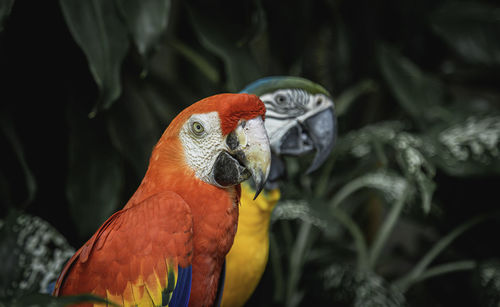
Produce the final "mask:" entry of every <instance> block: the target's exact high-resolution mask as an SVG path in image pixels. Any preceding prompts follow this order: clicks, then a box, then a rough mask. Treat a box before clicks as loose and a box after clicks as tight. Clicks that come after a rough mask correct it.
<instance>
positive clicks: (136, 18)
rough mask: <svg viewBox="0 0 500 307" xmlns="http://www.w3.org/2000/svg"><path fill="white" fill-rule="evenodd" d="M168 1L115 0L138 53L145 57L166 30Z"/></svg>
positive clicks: (168, 9) (168, 10)
mask: <svg viewBox="0 0 500 307" xmlns="http://www.w3.org/2000/svg"><path fill="white" fill-rule="evenodd" d="M170 2H171V1H170V0H116V4H117V6H118V8H119V9H120V12H121V13H122V15H123V16H124V17H125V18H124V19H125V22H126V24H127V26H128V29H129V32H130V33H131V34H132V37H133V39H134V42H135V45H136V46H137V50H138V51H139V53H140V54H141V55H142V56H143V57H146V56H148V55H149V54H150V53H151V51H153V49H154V48H155V47H156V45H157V44H158V41H159V39H160V36H161V35H162V33H163V32H164V31H165V29H166V28H167V24H168V16H169V12H170Z"/></svg>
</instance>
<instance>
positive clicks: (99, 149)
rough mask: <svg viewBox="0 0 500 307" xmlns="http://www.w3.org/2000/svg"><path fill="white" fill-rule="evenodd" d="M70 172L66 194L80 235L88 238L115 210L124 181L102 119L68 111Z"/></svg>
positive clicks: (121, 169) (120, 163) (119, 160)
mask: <svg viewBox="0 0 500 307" xmlns="http://www.w3.org/2000/svg"><path fill="white" fill-rule="evenodd" d="M69 116H70V117H69V122H70V128H71V131H70V139H69V174H68V182H67V187H66V195H67V198H68V201H69V206H70V212H71V214H72V217H73V221H74V223H75V224H76V226H77V229H78V231H79V235H80V237H81V238H88V237H89V236H90V235H91V234H92V233H94V232H95V231H96V230H97V229H98V227H99V226H100V225H101V224H102V223H103V222H104V221H105V220H106V219H107V218H108V217H109V216H110V215H111V214H112V213H113V212H114V211H115V210H116V209H117V207H118V204H119V203H118V202H119V200H120V192H121V190H122V187H123V184H124V172H123V166H122V161H121V158H120V156H119V155H118V153H117V152H116V150H115V149H114V148H113V147H112V145H111V141H110V140H109V139H108V137H107V134H106V133H105V132H106V126H105V125H104V123H103V122H101V119H102V118H96V119H89V118H88V117H87V116H85V115H84V114H83V112H75V111H74V110H73V111H72V112H69Z"/></svg>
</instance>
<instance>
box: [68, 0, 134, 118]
mask: <svg viewBox="0 0 500 307" xmlns="http://www.w3.org/2000/svg"><path fill="white" fill-rule="evenodd" d="M59 2H60V4H61V8H62V12H63V15H64V19H65V20H66V23H67V25H68V27H69V30H70V31H71V34H72V35H73V38H74V39H75V41H76V42H77V43H78V45H80V47H81V48H82V50H83V52H84V53H85V55H86V57H87V60H88V62H89V68H90V71H91V72H92V75H93V76H94V80H95V82H96V83H97V85H98V86H99V89H100V98H99V102H98V104H97V105H96V107H95V109H94V111H93V112H92V113H91V115H93V114H95V112H97V111H98V110H99V109H106V108H109V107H110V106H111V104H112V103H113V102H114V101H115V100H116V99H117V98H118V97H119V96H120V93H121V85H120V70H121V65H122V61H123V59H124V57H125V55H126V54H127V50H128V46H129V40H128V36H127V28H126V26H125V25H124V24H123V23H122V21H121V20H120V18H119V14H118V12H117V9H116V7H115V4H114V2H113V1H107V0H89V1H79V0H60V1H59Z"/></svg>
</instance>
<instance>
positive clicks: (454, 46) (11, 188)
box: [0, 0, 500, 306]
mask: <svg viewBox="0 0 500 307" xmlns="http://www.w3.org/2000/svg"><path fill="white" fill-rule="evenodd" d="M498 37H500V8H499V7H498V3H496V2H495V1H488V0H481V1H472V0H470V1H444V0H440V1H430V0H426V1H417V2H415V1H395V0H390V1H383V2H378V1H364V0H356V1H341V0H321V1H300V0H297V1H287V2H282V1H263V0H247V1H221V0H218V1H211V2H210V3H208V2H205V1H182V2H181V1H176V0H172V1H170V0H147V1H139V0H115V1H102V0H96V1H74V0H60V1H59V2H55V1H52V2H45V1H34V2H32V3H28V2H26V1H1V2H0V67H1V72H2V73H1V75H2V79H1V80H0V81H1V83H0V84H2V91H1V95H2V98H1V101H2V103H1V105H0V119H1V123H0V124H1V125H0V128H1V129H0V138H1V141H2V153H3V159H2V160H0V193H1V194H0V200H1V207H0V210H1V214H2V217H4V222H3V223H2V228H1V229H0V232H1V236H0V238H1V241H0V255H2V260H3V261H6V262H8V263H10V262H12V265H10V266H5V267H4V268H3V269H2V270H3V271H2V283H4V285H6V288H5V289H7V288H8V287H12V289H11V290H12V292H9V293H2V296H8V297H9V298H5V299H3V300H2V301H0V305H2V304H3V305H5V304H7V305H9V306H12V305H13V304H14V305H16V304H17V305H19V306H21V305H22V306H32V305H33V306H34V305H36V304H34V302H36V303H38V305H44V306H45V305H46V306H59V305H61V304H65V303H61V301H59V302H55V301H54V300H53V299H50V298H49V297H48V296H40V295H39V294H36V295H33V296H29V295H28V296H23V295H24V294H25V293H26V292H30V290H33V289H31V288H30V287H27V288H24V289H21V288H22V287H20V286H19V285H18V286H16V285H17V284H16V285H13V284H9V281H10V279H9V278H12V279H14V276H24V275H23V274H27V275H26V276H31V277H30V278H32V279H36V280H37V281H36V282H35V283H39V282H40V281H39V279H38V278H39V277H40V276H38V275H37V273H32V271H29V265H28V264H27V263H35V262H36V261H40V259H41V258H36V259H38V260H36V259H33V260H31V259H24V258H23V259H22V263H20V264H19V263H18V264H16V263H15V262H16V259H18V258H19V257H17V258H16V255H18V253H20V252H21V251H22V249H20V246H21V247H22V246H24V245H25V243H26V244H27V243H29V242H32V244H33V245H32V247H33V246H37V244H45V243H46V242H49V241H51V240H55V242H58V243H57V244H63V245H64V244H69V245H71V246H74V247H78V246H81V244H83V242H85V240H87V239H88V237H89V236H90V235H91V234H92V233H93V232H94V231H95V229H97V228H98V226H99V225H100V224H101V223H102V222H103V221H104V220H105V219H106V218H107V217H108V216H109V215H111V213H112V212H114V211H115V210H117V209H119V208H121V207H122V206H123V204H124V203H125V202H126V200H127V199H128V198H129V197H130V195H131V194H132V193H133V191H134V190H135V189H136V187H137V185H138V184H139V182H140V180H141V178H142V176H143V174H144V172H145V170H146V166H147V161H148V158H149V154H150V151H151V148H152V147H153V145H154V144H155V142H156V140H157V139H158V138H159V136H160V135H161V133H162V131H163V129H164V128H165V127H166V126H167V125H168V122H169V121H170V120H171V119H172V118H173V117H174V116H175V115H176V114H177V113H178V112H179V111H180V110H182V109H183V108H184V107H185V106H187V105H189V104H191V103H192V102H194V101H196V100H198V99H200V98H203V97H206V96H209V95H213V94H215V93H219V92H227V91H230V92H236V91H238V90H240V89H241V88H243V87H244V86H245V85H246V84H248V83H250V82H251V81H254V80H255V79H256V78H259V77H262V76H268V75H297V76H302V77H305V78H308V79H311V80H313V81H315V82H318V83H320V84H322V85H323V86H324V87H325V88H327V89H328V90H329V91H330V92H331V93H332V94H333V97H334V98H335V102H336V110H337V114H338V116H339V140H338V144H337V146H336V148H335V149H334V152H333V153H332V156H331V157H330V159H329V160H328V161H327V162H326V164H325V165H324V166H323V167H322V168H321V169H320V170H318V171H317V172H316V173H315V174H313V175H312V176H305V175H303V172H304V170H305V169H306V167H307V165H308V164H307V163H308V162H309V161H307V159H301V160H300V161H297V160H294V159H287V169H288V180H287V181H286V182H284V183H283V186H282V190H283V192H282V194H283V198H284V199H283V200H282V202H281V203H280V204H279V205H278V207H277V208H276V210H275V212H274V214H273V224H272V235H271V242H272V245H271V255H270V262H269V265H268V268H267V270H266V273H265V275H264V278H263V280H262V282H261V284H260V285H259V287H258V289H257V291H256V293H255V294H254V295H253V297H252V298H251V300H250V302H249V304H248V305H256V306H299V305H306V304H307V305H316V306H324V305H330V306H422V305H425V306H455V305H457V304H460V305H464V304H465V305H471V306H497V305H498V304H499V303H500V298H499V295H498V293H500V286H499V285H500V284H499V282H498V280H499V274H500V267H499V265H498V262H499V261H500V258H499V257H500V253H499V252H500V250H499V247H498V244H496V243H495V242H496V232H497V228H498V227H499V224H498V215H497V210H498V209H497V205H498V203H499V202H498V200H497V199H498V195H497V194H496V191H497V189H498V186H500V84H499V82H498V80H499V79H500V43H499V41H498ZM26 216H29V219H30V220H35V221H37V222H33V225H35V226H33V227H31V228H29V227H26V226H22V225H25V224H23V223H26V221H27V219H28V218H27V217H26ZM50 224H52V225H53V226H50ZM16 225H17V226H16ZM20 225H21V226H20ZM38 226H39V227H38ZM53 227H54V228H53ZM24 228H26V229H24ZM36 229H40V230H36ZM55 229H57V231H56V230H55ZM47 232H50V233H57V235H54V237H52V236H50V237H45V236H40V235H37V234H39V233H47ZM58 232H60V233H61V234H62V237H61V238H60V239H51V238H56V237H58V235H59V234H58ZM21 233H23V238H25V239H26V240H27V241H26V240H24V241H23V240H21V241H19V242H18V241H17V239H14V237H15V236H17V237H16V238H18V237H19V235H20V234H21ZM28 234H31V235H29V236H28ZM32 236H33V237H32ZM31 237H32V238H35V239H29V240H28V238H31ZM36 238H38V239H36ZM64 238H66V239H67V241H68V242H66V239H64ZM28 241H29V242H28ZM54 244H55V243H54ZM57 244H56V245H57ZM28 245H29V244H28ZM42 251H43V249H42ZM45 252H48V251H47V250H45ZM49 254H50V253H49ZM44 255H45V254H44ZM44 255H40V257H44ZM47 255H48V254H47ZM9 261H10V262H9ZM23 261H24V262H23ZM30 272H31V273H30ZM17 290H20V291H19V293H18V292H17ZM21 290H22V291H21ZM75 299H78V298H75ZM66 303H67V302H66Z"/></svg>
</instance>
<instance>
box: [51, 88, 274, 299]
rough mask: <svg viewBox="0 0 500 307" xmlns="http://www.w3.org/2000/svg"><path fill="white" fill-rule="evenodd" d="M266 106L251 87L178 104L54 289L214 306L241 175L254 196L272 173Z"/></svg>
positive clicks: (235, 215)
mask: <svg viewBox="0 0 500 307" xmlns="http://www.w3.org/2000/svg"><path fill="white" fill-rule="evenodd" d="M264 113H265V107H264V104H263V103H262V102H261V101H260V100H259V99H258V97H257V96H255V95H248V94H220V95H215V96H212V97H209V98H206V99H203V100H201V101H199V102H197V103H195V104H193V105H191V106H190V107H188V108H186V109H185V110H184V111H182V112H181V113H180V114H179V115H178V116H177V117H176V118H175V119H174V120H173V121H172V122H171V123H170V125H169V126H168V128H167V129H166V130H165V132H164V134H163V135H162V137H161V138H160V140H159V142H158V143H157V144H156V146H155V148H154V149H153V152H152V155H151V158H150V162H149V167H148V170H147V172H146V174H145V176H144V179H143V180H142V183H141V184H140V186H139V187H138V189H137V191H136V192H135V193H134V195H133V196H132V198H131V199H130V200H129V201H128V203H127V204H126V205H125V207H124V208H123V209H122V210H120V211H118V212H116V213H115V214H113V215H112V216H111V217H110V218H109V219H108V220H107V221H106V222H104V224H103V225H102V226H101V227H100V228H99V230H97V232H96V233H95V234H94V236H93V237H92V238H90V240H89V241H87V243H86V244H85V245H84V246H83V247H81V248H80V249H79V250H78V251H77V252H76V253H75V255H74V256H73V257H72V258H71V259H70V261H69V262H68V263H67V264H66V266H65V268H64V269H63V271H62V273H61V275H60V276H59V279H58V281H57V284H56V288H55V290H54V295H56V296H61V295H70V294H78V293H92V294H95V295H99V296H103V297H106V298H107V299H109V300H110V301H112V302H115V303H117V304H119V305H123V306H188V304H189V306H212V305H213V304H214V302H215V301H216V296H217V295H218V286H219V283H220V278H221V279H223V274H221V271H222V270H223V264H224V259H225V256H226V254H227V252H228V251H229V248H230V247H231V245H232V243H233V239H234V235H235V232H236V226H237V218H238V208H239V206H238V203H239V198H240V193H241V190H240V185H239V183H240V182H242V181H243V180H246V179H247V178H249V177H250V176H252V177H253V179H254V181H255V182H256V193H255V197H256V196H257V195H258V194H259V192H260V190H261V189H262V188H263V186H264V183H265V181H266V178H267V176H268V174H269V168H270V159H271V157H270V149H269V140H268V137H267V134H266V132H265V128H264V123H263V117H264ZM219 295H220V292H219Z"/></svg>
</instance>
